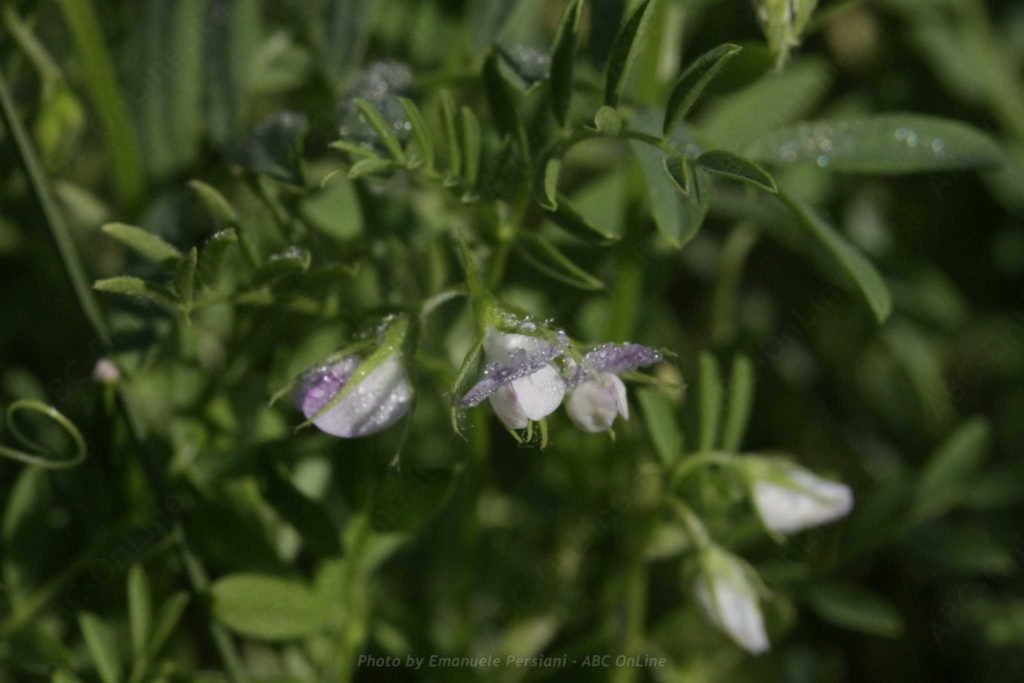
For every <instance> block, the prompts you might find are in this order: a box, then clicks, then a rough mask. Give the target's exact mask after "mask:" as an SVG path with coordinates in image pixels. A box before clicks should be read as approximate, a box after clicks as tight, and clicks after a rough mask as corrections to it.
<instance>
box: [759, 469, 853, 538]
mask: <svg viewBox="0 0 1024 683" xmlns="http://www.w3.org/2000/svg"><path fill="white" fill-rule="evenodd" d="M746 476H747V479H748V482H749V485H750V489H751V495H752V497H753V502H754V507H755V508H756V509H757V514H758V515H759V516H760V517H761V521H762V522H763V523H764V525H765V527H766V528H767V529H769V530H770V531H774V532H776V533H783V534H787V533H794V532H797V531H801V530H803V529H807V528H810V527H814V526H819V525H822V524H827V523H828V522H832V521H835V520H837V519H839V518H840V517H843V516H845V515H847V514H848V513H849V512H850V510H851V509H852V508H853V493H852V492H851V491H850V487H849V486H846V485H845V484H840V483H837V482H834V481H829V480H827V479H822V478H821V477H818V476H816V475H814V474H812V473H811V472H809V471H807V470H805V469H803V468H802V467H798V466H797V465H794V464H792V463H790V462H786V461H784V460H777V459H761V458H758V459H751V461H750V463H749V464H748V466H747V467H746Z"/></svg>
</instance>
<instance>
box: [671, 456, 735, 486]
mask: <svg viewBox="0 0 1024 683" xmlns="http://www.w3.org/2000/svg"><path fill="white" fill-rule="evenodd" d="M735 460H736V456H735V455H734V454H732V453H727V452H725V451H698V452H697V453H694V454H693V455H691V456H690V457H689V458H683V459H682V460H680V461H679V462H678V463H677V464H676V466H675V467H674V468H672V473H671V475H670V476H669V486H670V487H674V486H676V485H677V484H678V483H679V482H681V481H682V480H683V479H685V478H686V477H687V475H689V474H690V473H691V472H693V471H694V470H696V469H698V468H701V467H708V466H711V465H721V466H722V467H728V466H730V465H732V464H733V463H734V461H735Z"/></svg>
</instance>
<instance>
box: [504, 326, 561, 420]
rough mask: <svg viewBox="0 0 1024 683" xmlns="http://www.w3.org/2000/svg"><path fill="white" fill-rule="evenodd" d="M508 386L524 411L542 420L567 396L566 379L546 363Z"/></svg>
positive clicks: (532, 418) (529, 415)
mask: <svg viewBox="0 0 1024 683" xmlns="http://www.w3.org/2000/svg"><path fill="white" fill-rule="evenodd" d="M517 336H522V335H517ZM508 386H509V387H511V389H512V393H513V394H514V395H515V397H516V400H517V401H518V402H519V407H520V408H521V409H522V411H523V413H524V414H525V415H526V417H528V418H530V419H531V420H541V419H543V418H545V417H547V416H548V415H550V414H551V413H553V412H555V410H557V409H558V406H560V405H561V404H562V398H563V397H564V396H565V380H563V379H562V376H561V375H560V374H559V372H558V370H557V369H555V366H553V365H545V366H544V367H542V368H541V369H540V370H538V371H537V372H535V373H533V374H532V375H527V376H526V377H520V378H519V379H517V380H514V381H512V382H510V383H509V385H508Z"/></svg>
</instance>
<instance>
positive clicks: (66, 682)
mask: <svg viewBox="0 0 1024 683" xmlns="http://www.w3.org/2000/svg"><path fill="white" fill-rule="evenodd" d="M50 683H82V679H81V678H79V677H78V676H76V675H75V674H73V673H71V672H70V671H68V670H67V669H57V670H56V671H54V672H53V675H52V676H50Z"/></svg>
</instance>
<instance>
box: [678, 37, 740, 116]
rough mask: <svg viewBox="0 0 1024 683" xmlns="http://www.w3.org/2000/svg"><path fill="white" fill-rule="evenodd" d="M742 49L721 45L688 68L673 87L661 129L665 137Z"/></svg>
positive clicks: (728, 44)
mask: <svg viewBox="0 0 1024 683" xmlns="http://www.w3.org/2000/svg"><path fill="white" fill-rule="evenodd" d="M741 49H742V48H741V47H740V46H739V45H733V44H731V43H726V44H724V45H719V46H718V47H716V48H713V49H711V50H709V51H707V52H705V53H704V54H702V55H701V56H700V57H698V58H697V59H695V60H694V62H693V63H692V64H690V66H688V67H687V68H686V71H684V72H683V74H682V75H681V76H680V77H679V80H678V81H676V84H675V85H674V86H673V87H672V94H671V95H669V98H668V104H667V105H666V108H665V121H664V123H663V124H662V127H661V131H662V133H663V134H664V135H668V134H669V132H670V131H671V130H672V126H674V125H675V124H676V122H678V121H680V120H681V119H683V118H684V117H685V116H686V115H687V114H688V113H689V112H690V110H691V109H692V108H693V105H694V104H696V103H697V99H698V98H700V96H701V93H703V92H704V88H706V87H707V86H708V84H709V83H710V82H711V81H712V80H714V78H715V76H717V75H718V74H719V72H720V71H721V70H722V68H723V67H724V66H725V65H726V64H728V63H729V60H731V59H732V58H733V57H735V56H736V55H737V54H739V52H740V50H741Z"/></svg>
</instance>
